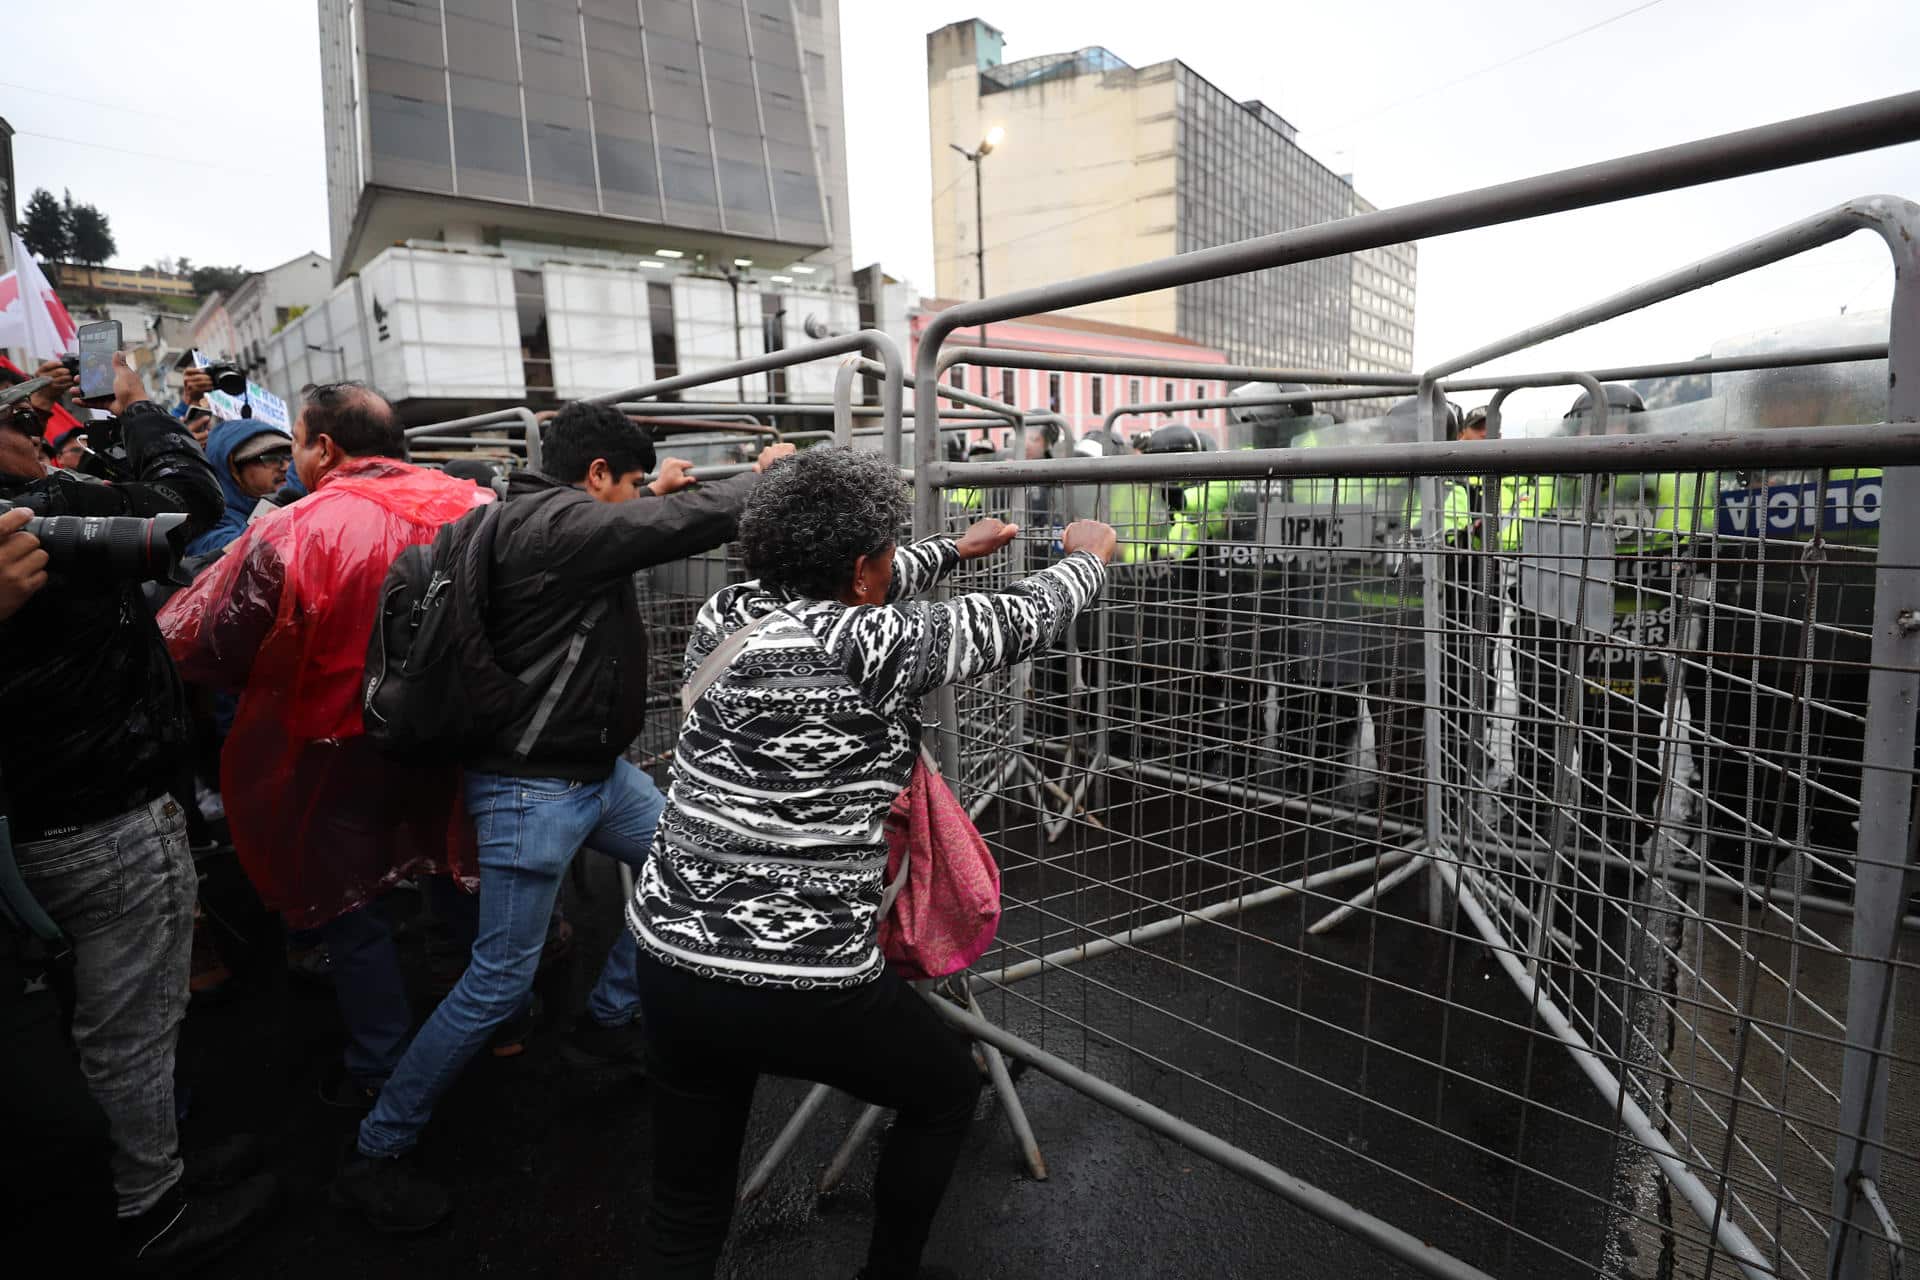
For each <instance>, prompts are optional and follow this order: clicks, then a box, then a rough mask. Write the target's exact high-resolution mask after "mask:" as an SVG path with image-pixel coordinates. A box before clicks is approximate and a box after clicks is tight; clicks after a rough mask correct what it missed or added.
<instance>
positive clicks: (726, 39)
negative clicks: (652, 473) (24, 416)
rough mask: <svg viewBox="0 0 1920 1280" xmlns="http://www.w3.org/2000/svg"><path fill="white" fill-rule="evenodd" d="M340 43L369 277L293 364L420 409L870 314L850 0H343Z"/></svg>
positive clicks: (351, 222)
mask: <svg viewBox="0 0 1920 1280" xmlns="http://www.w3.org/2000/svg"><path fill="white" fill-rule="evenodd" d="M320 43H321V79H322V87H323V88H322V91H323V97H324V117H325V129H326V137H327V187H328V203H329V214H330V221H331V238H332V247H333V255H332V260H333V264H334V271H335V273H336V277H337V279H338V280H339V281H340V282H341V283H340V289H341V290H347V289H348V288H349V286H351V289H352V292H353V296H352V297H351V298H348V297H344V296H336V297H335V298H333V299H330V305H329V306H327V307H324V308H316V309H315V311H314V312H312V313H309V315H307V316H304V317H302V318H301V322H300V323H299V324H297V325H294V326H289V330H288V332H287V333H286V334H285V336H284V338H283V339H282V340H281V341H280V342H278V343H276V344H275V345H276V347H277V348H278V349H277V350H275V351H270V352H269V354H268V360H269V364H270V366H271V365H275V364H278V365H279V366H281V367H282V371H281V372H280V373H278V374H276V377H277V379H278V380H280V381H283V382H286V383H288V384H293V383H297V382H299V381H302V380H308V379H311V380H315V381H321V380H326V379H327V378H330V377H338V376H364V377H371V378H373V379H374V380H375V381H377V382H378V383H379V384H380V385H381V386H382V387H383V388H384V389H388V390H389V391H390V393H391V394H394V395H395V397H396V399H402V400H410V399H422V400H431V401H435V402H438V403H435V404H433V405H427V406H419V407H416V408H413V409H410V410H409V413H410V416H423V415H425V414H428V413H431V412H441V411H451V410H452V409H453V408H454V407H455V405H454V403H453V402H468V403H471V404H473V405H475V406H478V405H481V404H484V403H486V402H489V401H492V402H499V401H516V400H524V399H533V400H536V401H537V400H541V399H552V398H566V397H568V396H575V395H583V394H590V393H593V392H599V391H608V390H616V389H619V388H620V387H624V386H631V385H635V384H637V383H639V382H641V381H645V380H647V379H648V378H651V377H654V376H657V375H663V374H666V373H674V372H681V373H684V372H689V371H692V370H696V369H699V368H702V367H711V366H712V365H714V364H718V363H721V362H723V361H725V360H731V359H734V358H736V357H738V356H741V355H752V354H757V353H759V352H760V351H762V350H765V349H767V348H768V347H769V346H780V345H785V344H786V342H787V338H786V334H787V332H788V330H789V329H790V330H792V331H793V332H794V333H796V334H797V333H798V331H799V329H800V327H801V325H802V324H804V323H805V322H806V321H807V320H808V319H809V318H813V317H818V318H819V319H820V320H821V321H822V322H824V323H827V324H828V325H830V326H831V327H834V328H836V329H838V328H851V327H852V326H853V325H854V324H855V323H856V318H855V317H856V315H857V304H856V301H855V298H854V293H853V287H852V286H853V270H852V246H851V241H850V238H849V235H848V230H847V179H846V140H845V130H844V127H843V111H842V105H841V102H842V98H841V79H840V18H839V7H838V3H837V0H320ZM295 330H298V331H297V332H296V331H295ZM829 378H830V375H829Z"/></svg>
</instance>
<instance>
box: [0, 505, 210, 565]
mask: <svg viewBox="0 0 1920 1280" xmlns="http://www.w3.org/2000/svg"><path fill="white" fill-rule="evenodd" d="M11 505H12V504H11V503H4V502H0V510H4V509H6V508H8V507H10V506H11ZM186 523H187V517H186V515H185V514H184V513H182V512H178V511H174V512H169V513H168V514H166V515H161V516H155V517H154V518H153V519H151V520H142V519H140V518H138V517H137V516H37V517H35V518H34V519H32V520H29V521H27V527H26V529H25V530H24V532H26V533H30V534H32V535H33V536H34V537H36V538H38V539H40V546H41V548H42V549H43V550H45V551H46V553H47V568H48V569H50V570H52V571H53V572H55V573H64V574H68V575H71V576H73V577H81V578H109V579H119V580H123V581H130V582H151V581H155V580H162V579H164V580H173V579H176V578H177V577H178V576H179V569H180V545H179V544H180V543H182V542H184V541H185V538H186V532H185V526H186Z"/></svg>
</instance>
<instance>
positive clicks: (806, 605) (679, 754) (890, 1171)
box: [627, 449, 1114, 1280]
mask: <svg viewBox="0 0 1920 1280" xmlns="http://www.w3.org/2000/svg"><path fill="white" fill-rule="evenodd" d="M907 514H908V510H907V494H906V489H905V486H903V485H902V484H901V482H900V474H899V472H898V471H897V470H896V469H894V468H893V467H891V466H889V465H887V463H886V462H885V461H883V460H882V459H881V458H880V457H879V456H878V455H876V454H867V453H854V452H851V451H848V450H845V449H814V450H811V451H809V452H807V453H802V454H798V455H796V456H794V457H791V458H785V459H782V460H781V461H779V462H777V463H775V464H774V465H773V466H771V467H769V468H768V469H767V472H766V474H765V475H764V476H763V477H762V478H761V481H760V484H759V486H758V487H757V488H756V489H755V490H754V493H753V496H752V497H751V498H750V499H749V500H748V502H747V506H746V510H745V511H744V512H743V513H742V515H741V518H740V547H741V550H742V552H743V553H744V555H745V558H746V563H747V568H748V570H749V571H750V572H751V573H752V574H754V575H755V580H754V581H751V582H746V583H742V584H741V585H739V586H734V587H728V588H727V589H726V590H724V591H722V592H720V593H719V594H718V595H716V596H714V597H713V598H712V599H711V600H709V601H707V603H706V606H705V607H704V608H702V609H701V611H700V615H699V617H698V619H696V621H695V623H694V631H693V638H692V639H691V640H690V641H689V642H688V645H687V660H686V665H687V671H688V672H689V673H692V672H693V671H695V670H696V669H697V668H698V667H699V666H700V664H701V663H702V662H703V661H704V660H705V659H706V657H707V656H708V655H709V654H711V653H713V652H714V651H715V650H716V649H717V648H718V647H719V646H720V645H721V644H722V642H723V641H724V640H725V639H726V638H727V637H729V636H731V635H733V634H734V633H736V632H739V631H741V630H742V629H743V628H749V627H751V628H754V629H753V630H752V631H751V632H750V633H749V634H748V635H747V636H746V637H745V638H744V643H743V644H741V646H740V647H739V648H738V650H737V652H735V653H734V654H733V656H732V657H731V660H730V661H728V662H727V664H726V668H725V670H724V671H723V672H722V673H721V674H720V675H719V676H718V677H717V678H715V679H714V680H713V681H712V683H711V684H709V685H707V686H706V688H705V690H704V692H701V693H700V694H699V696H698V697H697V698H696V699H695V701H694V703H693V705H692V708H691V710H690V712H689V714H688V716H687V719H686V723H685V724H684V725H683V726H682V728H681V732H680V743H679V747H678V749H677V750H676V752H675V755H674V763H673V781H672V785H671V787H670V788H669V790H668V792H667V808H666V812H665V813H664V814H663V815H662V816H661V819H660V825H659V829H658V831H657V832H656V834H655V836H654V844H653V853H652V856H651V857H650V858H649V859H648V860H647V863H646V866H645V867H644V868H643V870H642V872H641V876H640V882H639V884H638V886H637V887H636V890H635V893H634V898H633V901H632V902H631V903H629V904H628V909H627V921H628V924H629V925H630V926H631V927H632V929H633V933H634V937H635V938H636V939H637V941H638V942H639V950H640V959H639V980H640V1001H641V1009H642V1011H643V1014H644V1020H645V1026H646V1036H647V1050H648V1064H649V1071H650V1075H651V1082H652V1089H653V1141H654V1173H653V1207H652V1227H653V1259H652V1260H653V1267H652V1269H651V1270H649V1271H648V1274H649V1275H650V1276H653V1277H657V1278H660V1280H666V1278H668V1277H674V1278H678V1277H700V1278H701V1280H705V1278H706V1277H710V1276H712V1275H713V1270H714V1266H715V1264H716V1263H717V1261H718V1259H719V1257H720V1250H721V1247H722V1245H723V1244H724V1243H725V1241H726V1234H727V1225H728V1222H729V1220H730V1218H731V1215H732V1210H733V1198H734V1186H735V1179H736V1176H737V1173H738V1165H739V1158H740V1144H741V1140H742V1137H743V1136H744V1134H745V1130H746V1123H747V1112H748V1110H749V1108H750V1107H751V1105H752V1102H753V1090H754V1085H755V1082H756V1081H757V1080H758V1078H759V1077H760V1075H761V1074H762V1073H763V1072H765V1073H772V1074H774V1075H782V1076H793V1077H798V1078H800V1079H806V1080H817V1081H821V1082H824V1083H826V1084H830V1085H832V1086H834V1087H835V1088H838V1089H843V1090H845V1091H846V1092H848V1093H851V1094H853V1095H854V1096H856V1097H859V1098H863V1099H865V1100H867V1101H868V1102H872V1103H876V1104H878V1105H881V1106H886V1107H891V1108H894V1109H895V1110H896V1111H897V1113H898V1118H897V1119H896V1120H895V1122H894V1126H893V1129H892V1131H891V1132H890V1133H889V1134H888V1136H887V1141H886V1148H885V1151H884V1152H883V1154H882V1155H881V1159H880V1170H879V1175H878V1177H877V1178H876V1179H875V1182H874V1204H875V1222H874V1228H873V1241H872V1245H871V1247H870V1249H869V1251H868V1255H867V1266H866V1270H865V1271H863V1272H862V1273H861V1274H862V1275H864V1276H866V1277H869V1278H870V1280H896V1278H900V1277H910V1276H914V1275H917V1274H922V1273H921V1272H920V1271H919V1262H920V1253H921V1249H922V1248H923V1246H924V1245H925V1244H926V1239H927V1232H928V1230H929V1228H930V1227H931V1225H932V1222H933V1215H934V1212H935V1210H937V1209H938V1208H939V1205H940V1199H941V1197H942V1196H943V1195H944V1194H945V1192H946V1186H947V1180H948V1178H949V1177H950V1176H951V1175H952V1172H953V1166H954V1162H955V1161H956V1160H957V1159H958V1157H959V1154H960V1145H961V1142H962V1140H963V1139H964V1138H965V1137H966V1132H967V1125H968V1122H969V1121H970V1120H971V1118H972V1115H973V1106H974V1100H975V1096H976V1095H977V1093H978V1092H979V1088H980V1081H979V1075H978V1073H977V1071H976V1070H975V1068H974V1065H973V1058H972V1055H971V1053H970V1052H969V1049H968V1045H967V1043H966V1041H965V1039H964V1038H963V1037H961V1036H960V1035H959V1034H958V1033H957V1032H955V1031H953V1030H952V1029H950V1028H949V1027H948V1026H947V1025H946V1024H945V1023H943V1022H941V1021H940V1020H939V1018H938V1017H936V1016H935V1015H934V1013H933V1012H932V1010H930V1009H928V1008H927V1007H926V1004H925V1002H924V1001H923V1000H922V999H921V998H920V997H919V996H918V995H916V994H915V993H914V992H913V991H912V990H911V988H909V987H908V986H907V985H906V983H905V982H903V981H902V980H901V979H900V978H899V977H898V976H897V975H896V974H894V973H893V972H892V971H891V970H889V969H888V968H887V967H886V965H885V964H884V962H883V961H882V960H881V956H880V951H879V949H878V947H877V946H876V945H875V942H874V935H875V929H876V927H877V925H878V916H879V908H880V899H881V894H882V891H883V889H884V887H885V886H884V885H883V884H882V881H883V879H884V878H885V869H886V862H887V846H886V836H885V822H886V818H887V811H888V809H889V808H890V807H891V806H892V804H893V800H894V797H895V796H896V795H898V794H899V793H900V791H901V789H902V788H903V787H905V786H906V784H907V779H908V776H909V774H910V773H911V772H912V769H913V761H914V758H915V756H916V754H917V753H918V750H919V741H920V729H921V726H920V722H919V713H918V706H919V700H920V698H921V696H922V695H924V694H927V693H930V692H932V691H933V690H934V689H937V688H939V687H940V686H942V685H946V684H953V683H956V682H959V681H964V680H969V679H973V678H975V677H978V676H981V675H985V674H986V673H988V672H990V671H995V670H998V669H1000V668H1003V667H1007V666H1011V665H1013V664H1014V663H1016V662H1020V661H1023V660H1024V659H1027V658H1030V657H1032V656H1033V655H1035V654H1037V653H1039V652H1041V651H1043V650H1045V649H1046V648H1048V647H1049V646H1051V645H1053V644H1055V643H1057V642H1058V641H1059V640H1060V639H1061V637H1063V636H1064V635H1066V634H1067V633H1068V630H1069V628H1070V627H1071V625H1072V623H1073V620H1074V618H1075V617H1076V616H1077V615H1078V614H1079V613H1080V611H1081V610H1082V609H1084V608H1086V607H1087V605H1088V604H1089V603H1090V602H1091V601H1092V600H1093V599H1094V597H1095V596H1097V595H1098V594H1099V592H1100V589H1101V587H1102V586H1103V585H1104V584H1105V581H1106V565H1107V561H1108V560H1109V559H1110V558H1111V557H1112V555H1113V546H1114V533H1113V530H1112V529H1110V528H1108V527H1107V526H1106V525H1103V524H1097V523H1095V522H1093V521H1081V522H1079V523H1077V524H1074V525H1070V526H1069V527H1068V528H1067V530H1066V532H1065V533H1064V535H1063V537H1062V541H1063V544H1064V547H1065V550H1066V552H1067V554H1066V556H1065V557H1064V558H1063V559H1061V560H1060V561H1059V562H1058V563H1057V564H1054V565H1052V566H1051V567H1049V568H1047V569H1045V570H1043V571H1041V572H1039V573H1036V574H1034V575H1033V576H1031V577H1029V578H1027V579H1025V580H1024V581H1021V582H1017V583H1015V584H1013V585H1012V586H1011V587H1009V588H1007V589H1006V590H1005V591H1000V592H992V593H980V594H976V595H963V596H958V597H956V598H954V599H952V600H948V601H945V602H941V603H930V602H927V601H921V600H915V599H914V597H916V596H919V595H922V594H923V593H925V592H926V591H928V590H929V589H931V588H932V587H933V586H935V585H936V584H937V583H939V582H940V581H941V580H942V579H943V578H945V577H946V576H947V575H948V574H949V573H951V572H952V571H953V570H954V568H955V567H956V566H957V565H959V564H960V562H961V561H963V560H972V559H977V558H979V557H982V556H988V555H992V554H993V553H994V552H996V551H999V550H1000V549H1001V548H1003V547H1005V546H1006V545H1007V544H1008V543H1009V542H1011V541H1012V540H1013V538H1014V537H1015V536H1016V535H1017V534H1018V533H1019V530H1018V529H1017V528H1015V527H1014V526H1012V525H1006V524H1002V523H1001V522H999V521H998V520H982V521H980V522H979V523H977V524H975V525H973V526H972V527H971V528H970V529H968V530H967V532H966V533H965V534H964V535H962V536H961V537H960V538H958V539H954V538H946V537H938V538H930V539H927V540H926V541H923V542H918V543H915V544H913V545H911V546H908V547H903V548H899V549H898V550H896V548H895V540H896V538H897V537H898V536H899V531H900V529H901V528H902V527H903V525H904V524H905V522H906V519H907Z"/></svg>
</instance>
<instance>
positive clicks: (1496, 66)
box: [1300, 0, 1666, 138]
mask: <svg viewBox="0 0 1920 1280" xmlns="http://www.w3.org/2000/svg"><path fill="white" fill-rule="evenodd" d="M1665 2H1666V0H1644V3H1642V4H1637V5H1635V6H1633V8H1631V9H1622V10H1621V11H1620V12H1618V13H1616V14H1613V15H1611V16H1609V17H1605V18H1602V19H1600V20H1599V21H1598V22H1594V23H1589V24H1588V25H1587V26H1584V27H1581V28H1580V29H1579V30H1578V31H1569V32H1567V33H1566V34H1565V35H1562V36H1555V37H1554V38H1553V39H1551V40H1549V41H1547V42H1546V43H1545V44H1537V45H1535V46H1534V47H1533V48H1531V49H1523V50H1521V51H1520V52H1519V53H1515V54H1511V55H1509V56H1508V57H1505V58H1502V59H1500V61H1498V62H1490V63H1488V64H1487V65H1486V66H1484V67H1481V68H1480V69H1479V70H1478V71H1469V72H1467V73H1466V74H1465V75H1462V76H1455V77H1454V78H1453V79H1451V80H1448V81H1445V82H1443V83H1441V84H1436V85H1434V86H1432V87H1431V88H1427V89H1422V90H1420V91H1419V92H1418V93H1413V94H1409V95H1408V96H1406V97H1404V98H1398V99H1395V100H1394V101H1392V102H1389V103H1387V104H1386V105H1385V106H1382V107H1377V108H1375V109H1374V110H1372V111H1369V112H1367V113H1366V114H1365V115H1359V116H1353V117H1351V118H1350V119H1346V120H1342V121H1341V122H1340V123H1339V124H1336V125H1331V126H1328V127H1326V128H1320V129H1313V128H1304V129H1302V130H1301V131H1300V132H1302V133H1304V134H1306V135H1307V136H1308V137H1312V138H1319V137H1323V136H1325V135H1327V134H1332V133H1339V132H1340V131H1342V130H1343V129H1351V128H1352V127H1353V126H1354V125H1357V124H1365V123H1366V122H1367V121H1369V120H1377V119H1378V118H1380V117H1381V116H1383V115H1386V114H1387V113H1388V112H1389V111H1398V110H1399V109H1400V108H1401V107H1404V106H1407V105H1408V104H1409V103H1414V102H1419V101H1421V100H1422V99H1423V98H1431V97H1432V96H1433V95H1434V94H1436V93H1445V92H1446V91H1447V90H1448V89H1453V88H1457V87H1459V86H1460V85H1463V84H1466V83H1467V82H1468V81H1470V80H1478V79H1479V78H1480V77H1481V76H1484V75H1487V74H1488V73H1490V72H1494V71H1498V70H1500V69H1501V68H1502V67H1510V66H1512V65H1513V64H1514V63H1516V62H1520V61H1522V60H1524V59H1527V58H1531V57H1533V55H1535V54H1536V53H1545V52H1546V51H1547V50H1549V49H1556V48H1558V47H1560V46H1561V45H1563V44H1566V43H1567V42H1568V41H1570V40H1577V39H1579V38H1580V37H1581V36H1584V35H1589V34H1591V33H1592V32H1595V31H1598V30H1600V28H1602V27H1606V26H1611V25H1613V24H1614V23H1616V22H1619V21H1621V20H1622V19H1625V18H1631V17H1632V16H1633V15H1634V14H1636V13H1643V12H1645V11H1646V10H1648V9H1651V8H1653V7H1654V6H1655V5H1659V4H1664V3H1665Z"/></svg>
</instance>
